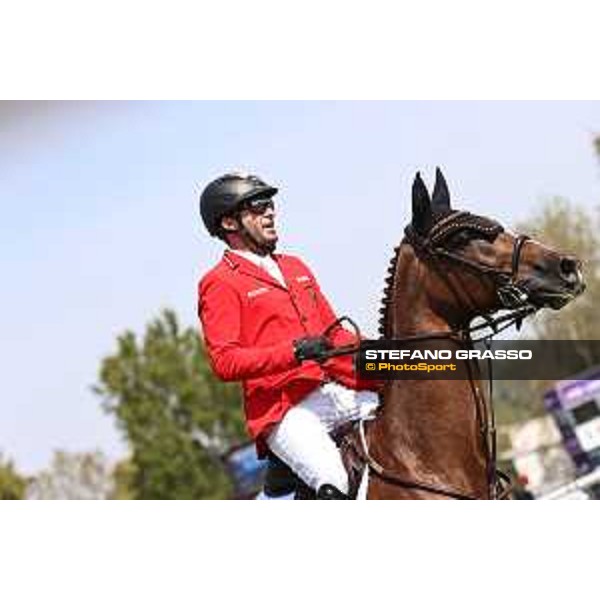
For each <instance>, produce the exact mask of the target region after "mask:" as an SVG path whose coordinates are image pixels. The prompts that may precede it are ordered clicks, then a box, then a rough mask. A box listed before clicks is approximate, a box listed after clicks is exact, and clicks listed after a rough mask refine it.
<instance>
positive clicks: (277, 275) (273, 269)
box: [230, 248, 287, 287]
mask: <svg viewBox="0 0 600 600" xmlns="http://www.w3.org/2000/svg"><path fill="white" fill-rule="evenodd" d="M230 251H231V252H235V253H236V254H237V255H239V256H241V257H242V258H245V259H246V260H249V261H250V262H251V263H253V264H255V265H256V266H257V267H259V268H261V269H264V270H265V271H266V272H267V273H268V274H269V275H270V276H271V277H273V278H274V279H275V280H276V281H278V282H279V283H280V284H281V285H282V286H284V287H287V286H286V285H285V279H284V278H283V273H282V272H281V269H280V268H279V265H278V264H277V262H276V261H275V259H274V258H273V257H272V256H271V255H270V254H267V255H266V256H261V255H260V254H256V253H254V252H252V251H251V250H234V249H233V248H231V249H230Z"/></svg>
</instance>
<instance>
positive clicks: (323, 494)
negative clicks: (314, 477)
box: [317, 483, 350, 500]
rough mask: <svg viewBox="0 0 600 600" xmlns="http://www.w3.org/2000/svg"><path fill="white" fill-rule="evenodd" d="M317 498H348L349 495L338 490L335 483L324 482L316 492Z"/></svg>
mask: <svg viewBox="0 0 600 600" xmlns="http://www.w3.org/2000/svg"><path fill="white" fill-rule="evenodd" d="M317 500H350V496H348V495H347V494H344V492H342V491H340V490H338V489H337V488H336V487H335V485H331V484H330V483H324V484H323V485H322V486H321V487H320V488H319V490H318V492H317Z"/></svg>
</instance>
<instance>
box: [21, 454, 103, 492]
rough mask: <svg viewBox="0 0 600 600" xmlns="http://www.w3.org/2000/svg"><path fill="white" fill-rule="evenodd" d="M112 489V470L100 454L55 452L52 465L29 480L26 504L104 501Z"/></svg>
mask: <svg viewBox="0 0 600 600" xmlns="http://www.w3.org/2000/svg"><path fill="white" fill-rule="evenodd" d="M113 489H114V480H113V476H112V469H111V467H110V464H109V462H108V460H107V459H106V457H105V456H104V455H103V454H102V453H101V452H82V453H71V452H64V451H61V450H59V451H57V452H55V453H54V456H53V458H52V463H51V464H50V466H49V468H48V469H45V470H44V471H42V472H41V473H39V474H38V475H36V477H34V478H33V479H32V481H31V482H30V483H29V485H28V488H27V498H28V499H30V500H105V499H107V498H109V497H110V496H111V494H112V493H113Z"/></svg>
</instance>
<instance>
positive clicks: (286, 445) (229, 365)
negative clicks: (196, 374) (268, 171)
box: [198, 173, 379, 500]
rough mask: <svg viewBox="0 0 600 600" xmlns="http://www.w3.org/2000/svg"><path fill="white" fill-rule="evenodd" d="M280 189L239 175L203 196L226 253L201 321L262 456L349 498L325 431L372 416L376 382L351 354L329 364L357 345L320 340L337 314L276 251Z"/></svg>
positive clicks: (349, 338)
mask: <svg viewBox="0 0 600 600" xmlns="http://www.w3.org/2000/svg"><path fill="white" fill-rule="evenodd" d="M277 192H278V190H277V188H275V187H273V186H271V185H268V184H267V183H265V182H264V181H262V180H261V179H260V178H258V177H256V176H254V175H248V174H243V173H227V174H225V175H223V176H222V177H219V178H218V179H216V180H214V181H212V182H211V183H210V184H209V185H208V186H207V187H206V188H205V189H204V191H203V192H202V194H201V197H200V213H201V216H202V220H203V221H204V225H205V226H206V229H207V230H208V232H209V233H210V235H212V236H215V237H217V238H219V239H221V240H222V241H223V242H225V244H226V245H227V249H226V250H225V253H224V256H223V258H222V259H221V261H220V262H219V263H218V264H217V265H216V266H215V267H214V268H213V269H211V270H210V271H209V272H208V273H207V274H206V275H204V277H202V279H201V281H200V283H199V286H198V314H199V317H200V321H201V323H202V328H203V333H204V340H205V344H206V349H207V352H208V356H209V358H210V362H211V365H212V368H213V370H214V372H215V373H216V375H217V376H218V377H219V378H220V379H222V380H223V381H241V382H242V386H243V393H244V409H245V416H246V422H247V427H248V431H249V433H250V435H251V436H252V437H253V439H254V440H255V442H256V445H257V451H258V455H259V457H265V456H268V455H270V457H271V458H273V455H274V456H275V457H278V459H279V460H280V461H282V462H283V463H284V465H287V466H288V467H289V468H291V469H292V471H293V472H294V473H295V474H296V475H297V476H298V477H299V478H300V479H301V480H302V481H303V482H304V483H305V484H306V485H307V486H309V487H310V488H311V489H313V490H314V491H315V492H316V496H317V498H318V499H323V500H345V499H348V491H349V482H348V476H347V474H346V469H345V467H344V464H343V462H342V458H341V456H340V451H339V449H338V447H337V446H336V444H335V442H334V441H333V439H332V438H331V435H330V434H331V432H332V431H333V430H334V429H336V428H338V427H339V426H341V425H343V424H346V423H349V422H352V421H355V420H357V419H361V418H364V417H365V416H367V415H368V414H370V413H372V411H373V410H374V409H375V408H376V407H377V405H378V395H377V394H376V393H375V391H374V390H376V389H377V388H378V387H379V385H378V383H377V382H373V381H364V380H361V379H360V378H359V377H358V376H357V373H356V371H355V368H354V364H353V360H352V357H351V356H337V357H334V358H330V359H328V360H326V355H327V353H328V352H329V351H330V350H331V349H332V348H333V347H334V346H338V345H343V344H355V343H356V342H357V341H358V340H357V338H356V336H355V335H354V334H352V333H350V332H349V331H347V330H346V329H344V328H343V327H342V326H341V325H337V326H335V327H334V328H333V330H332V331H331V332H330V334H329V335H328V336H327V337H325V336H324V335H323V332H324V331H325V330H326V329H327V328H328V327H329V326H331V325H332V324H333V323H335V322H336V316H335V313H334V311H333V309H332V308H331V305H330V304H329V302H328V301H327V300H326V298H325V296H324V294H323V292H322V291H321V288H320V287H319V284H318V283H317V280H316V278H315V276H314V274H313V273H312V272H311V271H310V269H309V268H308V267H307V266H306V265H305V264H304V262H302V261H301V260H300V259H299V258H297V257H295V256H290V255H287V254H280V253H275V248H276V245H277V241H278V235H277V230H276V224H275V204H274V196H275V195H276V194H277ZM266 491H267V493H269V490H268V489H267V490H266ZM282 491H287V492H289V491H290V490H289V489H288V490H285V489H284V490H282ZM270 494H271V495H273V496H274V495H277V494H278V492H277V490H275V489H272V490H271V491H270Z"/></svg>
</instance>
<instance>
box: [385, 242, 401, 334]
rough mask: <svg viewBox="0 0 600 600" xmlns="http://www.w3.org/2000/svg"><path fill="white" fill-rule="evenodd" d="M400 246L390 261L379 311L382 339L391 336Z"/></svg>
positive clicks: (396, 248)
mask: <svg viewBox="0 0 600 600" xmlns="http://www.w3.org/2000/svg"><path fill="white" fill-rule="evenodd" d="M401 246H402V245H400V246H396V247H395V248H394V256H392V258H391V260H390V264H389V267H388V270H387V272H388V276H387V277H386V278H385V284H386V286H385V288H384V290H383V299H382V300H381V302H382V307H381V308H380V309H379V312H380V313H381V317H380V319H379V335H380V337H381V338H382V339H384V338H386V337H390V336H391V331H390V330H389V328H390V312H391V311H390V307H391V306H392V304H393V302H394V289H395V286H396V281H395V279H396V266H397V265H398V258H399V257H400V248H401Z"/></svg>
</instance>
